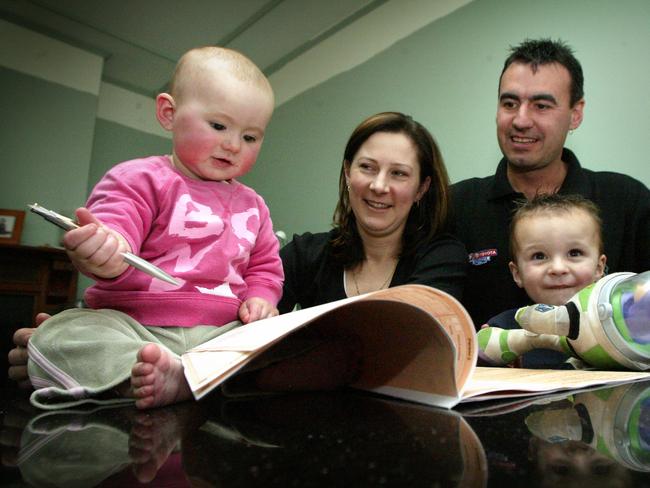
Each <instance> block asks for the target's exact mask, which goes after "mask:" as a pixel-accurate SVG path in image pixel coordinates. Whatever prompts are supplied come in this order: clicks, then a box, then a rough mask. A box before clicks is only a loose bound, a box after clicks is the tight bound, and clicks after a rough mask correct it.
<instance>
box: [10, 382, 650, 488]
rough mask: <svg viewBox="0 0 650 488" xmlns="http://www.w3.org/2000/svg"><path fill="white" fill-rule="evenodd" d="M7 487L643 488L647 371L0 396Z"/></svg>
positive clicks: (649, 426)
mask: <svg viewBox="0 0 650 488" xmlns="http://www.w3.org/2000/svg"><path fill="white" fill-rule="evenodd" d="M2 417H3V418H2V420H3V430H2V436H1V439H2V464H3V467H2V473H1V475H2V476H1V478H2V482H1V484H2V485H3V486H61V487H75V486H120V487H122V486H139V485H141V484H142V485H144V484H146V485H147V486H226V487H231V486H233V487H239V486H241V487H252V486H265V487H267V486H282V487H290V486H299V487H303V486H327V487H333V486H336V487H340V486H345V487H347V486H350V487H357V486H409V487H414V486H415V487H418V486H429V487H436V486H440V487H448V486H449V487H452V486H463V487H464V486H469V487H472V486H479V487H480V486H526V487H531V486H558V487H560V486H561V487H564V486H583V487H584V488H591V487H593V486H634V487H644V486H649V487H650V382H645V383H634V384H628V385H622V386H619V387H615V388H608V389H599V390H590V391H584V392H579V393H574V394H571V395H564V396H555V397H541V398H537V399H535V401H531V400H528V401H518V402H505V403H504V402H501V403H482V404H466V405H465V406H461V407H460V408H457V409H455V410H454V411H446V410H440V409H436V408H431V407H426V406H421V405H416V404H411V403H405V402H400V401H395V400H390V399H387V398H384V397H377V396H373V395H369V394H365V393H360V392H354V391H339V392H330V393H310V394H289V395H281V396H267V397H256V398H240V399H226V398H223V397H221V396H219V395H212V396H210V397H209V398H208V399H206V400H203V401H201V402H199V403H194V402H188V403H184V404H180V405H175V406H171V407H165V408H159V409H155V410H150V411H145V412H143V411H137V410H136V409H135V408H132V407H121V408H110V409H95V410H83V411H82V410H79V411H68V412H43V411H37V410H35V409H33V408H32V407H31V406H30V405H29V402H28V399H27V396H26V395H25V394H24V393H23V392H19V391H17V390H14V389H11V388H10V389H5V391H4V392H3V399H2Z"/></svg>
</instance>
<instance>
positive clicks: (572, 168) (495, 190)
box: [488, 148, 588, 200]
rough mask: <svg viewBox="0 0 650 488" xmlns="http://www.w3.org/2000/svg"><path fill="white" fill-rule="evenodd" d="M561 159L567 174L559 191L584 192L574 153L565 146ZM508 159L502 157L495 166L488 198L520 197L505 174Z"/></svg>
mask: <svg viewBox="0 0 650 488" xmlns="http://www.w3.org/2000/svg"><path fill="white" fill-rule="evenodd" d="M562 161H564V162H565V163H566V164H567V174H566V177H565V178H564V182H562V186H561V188H560V193H581V194H585V193H586V191H587V189H588V184H587V180H586V178H585V176H584V174H583V172H582V168H581V166H580V162H579V161H578V158H576V156H575V154H573V152H572V151H570V150H569V149H567V148H564V149H563V150H562ZM507 169H508V161H507V160H506V158H502V159H501V161H499V165H498V166H497V171H496V173H495V174H494V179H493V180H492V187H491V188H490V192H489V195H488V200H498V199H502V198H507V199H511V198H513V197H514V198H521V197H522V196H523V194H522V193H519V192H516V191H515V190H514V189H513V188H512V185H511V184H510V182H509V181H508V175H507Z"/></svg>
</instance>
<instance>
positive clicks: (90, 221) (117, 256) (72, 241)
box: [63, 207, 131, 278]
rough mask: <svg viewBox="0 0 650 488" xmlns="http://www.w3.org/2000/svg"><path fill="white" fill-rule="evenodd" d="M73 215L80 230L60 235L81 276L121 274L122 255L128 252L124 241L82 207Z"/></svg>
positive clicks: (123, 268) (119, 235) (122, 269)
mask: <svg viewBox="0 0 650 488" xmlns="http://www.w3.org/2000/svg"><path fill="white" fill-rule="evenodd" d="M75 213H76V215H77V222H78V223H79V228H78V229H73V230H70V231H68V232H66V233H65V235H64V236H63V245H64V246H65V248H66V251H67V252H68V256H70V259H71V260H72V262H73V264H74V265H75V266H76V267H77V269H78V270H79V271H81V272H82V273H84V274H87V275H95V276H98V277H100V278H115V277H117V276H119V275H121V274H122V273H123V272H124V271H125V270H126V269H127V268H128V264H127V263H125V262H124V258H123V257H122V255H121V253H123V252H130V251H131V248H130V246H129V244H128V243H127V242H126V239H124V237H122V235H121V234H120V233H119V232H115V231H114V230H111V229H109V228H108V227H105V226H104V225H102V223H101V222H100V221H99V220H97V218H96V217H95V216H94V215H93V214H92V213H91V212H90V211H89V210H88V209H86V208H83V207H81V208H79V209H77V211H76V212H75Z"/></svg>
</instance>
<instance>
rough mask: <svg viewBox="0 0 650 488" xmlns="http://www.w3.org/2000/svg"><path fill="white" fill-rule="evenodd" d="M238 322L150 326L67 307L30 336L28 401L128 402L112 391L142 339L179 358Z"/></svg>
mask: <svg viewBox="0 0 650 488" xmlns="http://www.w3.org/2000/svg"><path fill="white" fill-rule="evenodd" d="M189 306H191V305H189ZM240 325H241V322H239V321H235V322H231V323H229V324H226V325H224V326H221V327H215V326H206V325H197V326H194V327H151V326H143V325H142V324H140V323H139V322H137V321H135V320H134V319H132V318H131V317H129V316H128V315H126V314H124V313H122V312H118V311H116V310H109V309H102V310H92V309H70V310H66V311H64V312H62V313H60V314H57V315H55V316H54V317H52V318H50V319H48V320H47V321H45V322H44V323H43V324H42V325H41V326H40V327H38V329H36V331H35V333H34V335H33V336H32V338H31V339H30V341H29V346H28V352H29V361H28V372H29V377H30V379H31V381H32V384H33V385H34V388H36V391H34V393H32V396H31V397H30V401H31V402H32V404H33V405H34V406H36V407H39V408H43V409H50V410H52V409H60V408H68V407H70V406H74V405H78V404H80V403H84V402H92V403H97V404H110V403H122V402H132V401H133V399H128V398H119V397H116V396H115V395H112V394H111V391H112V390H113V388H115V387H116V386H118V385H120V384H121V383H123V382H125V381H127V380H128V379H129V378H130V377H131V368H132V367H133V365H134V364H135V362H136V358H137V353H138V351H139V350H140V349H141V348H142V347H143V346H144V345H145V344H147V343H150V342H152V343H154V344H158V345H159V346H161V347H164V348H166V349H167V350H169V351H170V352H171V353H172V354H173V355H175V356H177V357H180V355H181V354H182V353H183V352H185V351H187V350H188V349H190V348H192V347H195V346H198V345H199V344H201V343H203V342H205V341H208V340H210V339H212V338H214V337H217V336H219V335H221V334H223V333H224V332H227V331H229V330H231V329H233V328H235V327H238V326H240Z"/></svg>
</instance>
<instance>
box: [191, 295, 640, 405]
mask: <svg viewBox="0 0 650 488" xmlns="http://www.w3.org/2000/svg"><path fill="white" fill-rule="evenodd" d="M304 328H309V330H312V331H317V332H318V335H319V336H320V337H328V336H331V337H345V336H356V337H358V338H359V339H360V341H361V343H362V354H363V360H362V370H361V374H360V376H359V378H358V380H357V381H356V382H355V383H354V384H353V385H352V386H353V387H355V388H359V389H363V390H368V391H372V392H375V393H379V394H384V395H388V396H392V397H397V398H401V399H405V400H410V401H414V402H418V403H424V404H428V405H435V406H440V407H445V408H451V407H453V406H454V405H456V404H458V403H460V402H466V401H478V400H492V399H495V398H506V397H516V396H531V395H539V394H542V393H549V392H553V391H559V390H572V389H576V388H585V387H588V386H594V385H602V384H617V383H623V382H628V381H637V380H642V379H650V373H641V372H619V371H566V370H526V369H517V368H484V367H477V366H476V360H477V355H478V345H477V341H476V334H475V329H474V324H473V323H472V320H471V318H470V317H469V315H468V314H467V312H466V310H465V309H464V308H463V306H462V305H461V304H460V303H459V302H458V301H457V300H456V299H454V298H453V297H452V296H450V295H449V294H447V293H445V292H443V291H440V290H437V289H435V288H430V287H427V286H422V285H403V286H398V287H394V288H388V289H385V290H380V291H376V292H373V293H368V294H366V295H361V296H357V297H352V298H347V299H343V300H339V301H336V302H331V303H327V304H324V305H319V306H316V307H311V308H306V309H302V310H298V311H295V312H291V313H287V314H283V315H279V316H277V317H272V318H269V319H264V320H259V321H257V322H253V323H251V324H248V325H244V326H241V327H238V328H236V329H233V330H231V331H229V332H226V333H224V334H223V335H221V336H219V337H216V338H215V339H212V340H210V341H207V342H205V343H204V344H202V345H200V346H198V347H195V348H193V349H190V350H189V351H187V352H186V353H185V354H183V355H182V362H183V366H184V369H185V377H186V378H187V381H188V383H189V385H190V388H191V390H192V392H193V394H194V397H195V398H196V399H197V400H198V399H200V398H201V397H203V396H204V395H205V394H207V393H208V392H210V391H211V390H212V389H214V388H215V387H217V386H218V385H220V384H221V383H223V382H224V381H225V380H227V379H228V378H230V377H231V376H232V375H234V374H236V373H237V372H238V371H239V370H241V369H242V368H243V367H245V366H246V365H248V364H249V363H250V362H251V361H252V360H253V359H256V358H258V357H259V356H260V355H261V354H263V353H266V354H272V351H273V349H274V346H276V347H277V346H278V345H280V344H283V343H286V342H288V341H289V340H290V339H291V337H292V336H293V335H295V334H296V332H297V331H299V330H302V329H304Z"/></svg>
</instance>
